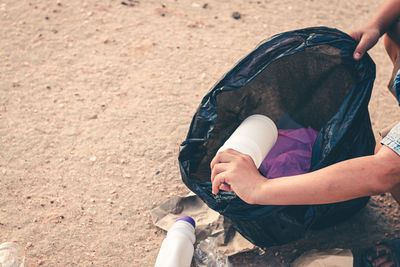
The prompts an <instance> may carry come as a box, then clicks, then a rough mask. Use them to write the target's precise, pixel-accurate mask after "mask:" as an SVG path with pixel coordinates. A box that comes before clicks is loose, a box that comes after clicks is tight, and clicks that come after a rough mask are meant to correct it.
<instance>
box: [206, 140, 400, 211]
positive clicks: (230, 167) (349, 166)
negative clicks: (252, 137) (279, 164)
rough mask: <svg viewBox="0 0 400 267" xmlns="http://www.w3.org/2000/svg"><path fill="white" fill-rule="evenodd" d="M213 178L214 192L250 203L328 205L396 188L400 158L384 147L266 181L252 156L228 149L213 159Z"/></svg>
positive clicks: (398, 180)
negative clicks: (370, 154)
mask: <svg viewBox="0 0 400 267" xmlns="http://www.w3.org/2000/svg"><path fill="white" fill-rule="evenodd" d="M211 179H212V182H213V192H214V193H217V192H218V191H219V189H222V190H231V191H234V192H235V193H236V194H237V195H238V196H239V197H240V198H242V199H243V200H244V201H246V202H247V203H250V204H262V205H303V204H325V203H332V202H338V201H344V200H349V199H352V198H357V197H361V196H370V195H375V194H379V193H383V192H388V191H390V190H391V189H392V188H395V187H396V185H399V184H400V157H399V156H398V155H397V154H396V153H395V152H393V151H392V150H391V149H390V148H388V147H383V148H382V149H380V151H379V152H378V154H376V155H374V156H367V157H361V158H356V159H351V160H347V161H343V162H340V163H337V164H334V165H331V166H329V167H326V168H323V169H321V170H318V171H315V172H311V173H307V174H303V175H297V176H291V177H282V178H278V179H265V178H264V177H263V176H261V175H260V174H259V173H258V171H257V169H255V166H254V163H253V162H252V160H251V158H250V157H249V156H247V155H243V154H241V153H239V152H236V151H234V150H229V151H225V152H221V153H219V154H218V155H217V157H216V158H215V159H214V160H213V162H212V177H211ZM224 182H225V183H227V184H229V185H226V184H223V183H224Z"/></svg>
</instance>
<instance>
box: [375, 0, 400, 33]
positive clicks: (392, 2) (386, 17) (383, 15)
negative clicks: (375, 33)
mask: <svg viewBox="0 0 400 267" xmlns="http://www.w3.org/2000/svg"><path fill="white" fill-rule="evenodd" d="M399 17H400V0H387V1H385V2H384V3H383V4H382V6H381V7H380V8H379V10H378V12H377V13H376V14H375V15H374V16H373V17H372V19H371V20H370V21H369V23H368V24H370V25H376V26H377V27H378V29H379V30H380V34H381V35H382V34H384V33H385V32H387V31H388V30H389V28H390V27H391V26H392V25H393V23H394V22H395V21H396V20H397V19H398V18H399Z"/></svg>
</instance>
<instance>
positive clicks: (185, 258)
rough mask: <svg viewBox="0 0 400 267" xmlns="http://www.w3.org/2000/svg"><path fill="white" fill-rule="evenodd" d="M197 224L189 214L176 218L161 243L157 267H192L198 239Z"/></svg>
mask: <svg viewBox="0 0 400 267" xmlns="http://www.w3.org/2000/svg"><path fill="white" fill-rule="evenodd" d="M195 225H196V224H195V222H194V220H193V218H191V217H189V216H181V217H179V218H178V219H176V222H175V223H174V225H173V226H172V227H171V228H170V229H169V231H168V233H167V237H166V238H165V239H164V241H163V242H162V244H161V248H160V252H158V256H157V260H156V264H155V267H190V264H191V262H192V258H193V252H194V247H193V244H194V242H195V241H196V236H195V234H194V228H195Z"/></svg>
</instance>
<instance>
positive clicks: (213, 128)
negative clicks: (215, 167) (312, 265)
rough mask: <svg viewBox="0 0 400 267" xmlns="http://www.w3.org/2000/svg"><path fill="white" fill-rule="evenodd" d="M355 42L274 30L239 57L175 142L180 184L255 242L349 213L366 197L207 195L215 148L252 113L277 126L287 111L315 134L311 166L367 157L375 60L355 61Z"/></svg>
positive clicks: (321, 32) (282, 239)
mask: <svg viewBox="0 0 400 267" xmlns="http://www.w3.org/2000/svg"><path fill="white" fill-rule="evenodd" d="M355 46H356V42H355V41H354V40H353V39H352V38H351V37H349V36H348V35H347V34H345V33H343V32H341V31H338V30H336V29H330V28H324V27H318V28H307V29H302V30H296V31H291V32H286V33H281V34H278V35H275V36H273V37H272V38H270V39H268V40H266V41H264V42H262V43H261V44H260V45H259V46H258V47H257V48H256V49H255V50H254V51H253V52H251V53H250V54H249V55H248V56H246V57H245V58H244V59H242V60H241V61H240V62H239V63H238V64H237V65H236V66H235V67H234V68H233V69H232V70H230V71H229V72H228V73H227V74H226V75H225V76H224V77H223V78H222V79H221V80H220V81H219V82H218V83H217V84H216V85H215V86H214V87H213V88H212V89H211V90H210V91H209V92H208V93H207V95H206V96H205V97H204V98H203V100H202V101H201V104H200V106H199V107H198V109H197V111H196V113H195V115H194V117H193V120H192V123H191V125H190V129H189V132H188V134H187V138H186V140H185V141H184V142H183V143H182V145H181V151H180V154H179V164H180V170H181V174H182V179H183V182H184V183H185V184H186V185H187V187H189V188H190V189H191V190H192V191H193V192H194V193H196V194H197V195H198V196H199V197H200V198H201V199H202V200H203V201H204V202H205V203H206V204H207V205H208V206H209V207H210V208H212V209H214V210H216V211H218V212H219V213H221V214H223V215H224V216H226V217H228V218H229V219H231V220H232V223H233V226H234V227H235V229H236V230H237V231H239V232H240V233H241V234H242V235H243V236H244V237H246V238H247V239H248V240H249V241H251V242H252V243H254V244H255V245H258V246H260V247H268V246H272V245H280V244H284V243H287V242H290V241H293V240H295V239H297V238H300V237H301V236H303V235H304V233H305V232H306V230H307V229H310V228H312V229H316V228H323V227H327V226H329V225H332V224H335V223H338V222H340V221H343V220H345V219H347V218H349V217H350V216H351V215H353V214H354V213H356V212H357V211H358V210H360V209H361V208H362V207H364V206H365V204H366V203H367V202H368V198H359V199H354V200H350V201H346V202H341V203H333V204H326V205H306V206H262V205H249V204H247V203H245V202H243V201H242V200H241V199H240V198H239V197H237V196H236V194H235V193H232V192H224V191H222V192H220V193H219V194H217V195H213V194H212V193H211V183H210V166H209V165H210V162H211V160H212V158H213V157H214V155H215V153H216V152H217V150H218V148H219V147H220V146H221V145H222V144H223V143H224V141H225V140H226V139H227V138H228V137H229V136H230V135H231V134H232V133H233V131H234V130H235V129H236V127H237V126H238V125H239V124H240V123H241V122H242V121H243V120H244V119H245V118H246V117H248V116H250V115H252V114H265V115H267V116H268V117H270V118H271V119H272V120H274V121H275V123H276V122H277V120H278V119H279V118H280V117H281V116H282V115H283V114H289V116H290V117H292V118H293V119H294V120H295V121H296V122H298V123H300V124H301V125H303V126H305V127H308V126H310V127H312V128H313V129H315V130H317V131H319V132H320V133H319V135H318V137H317V140H316V142H315V145H314V147H313V153H312V161H311V171H314V170H317V169H320V168H323V167H325V166H328V165H331V164H334V163H336V162H340V161H343V160H346V159H350V158H355V157H360V156H365V155H371V154H373V151H374V146H375V140H374V135H373V132H372V129H371V122H370V118H369V113H368V102H369V99H370V96H371V91H372V86H373V82H374V79H375V64H374V63H373V61H372V60H371V58H370V57H369V56H368V55H365V56H364V57H363V59H362V60H360V61H354V60H353V56H352V55H353V51H354V48H355ZM278 179H279V178H278ZM321 179H322V178H321Z"/></svg>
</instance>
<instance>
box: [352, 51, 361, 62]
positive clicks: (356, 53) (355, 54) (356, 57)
mask: <svg viewBox="0 0 400 267" xmlns="http://www.w3.org/2000/svg"><path fill="white" fill-rule="evenodd" d="M353 57H354V59H355V60H360V59H361V57H362V53H361V52H359V51H356V52H355V53H354V55H353Z"/></svg>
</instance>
